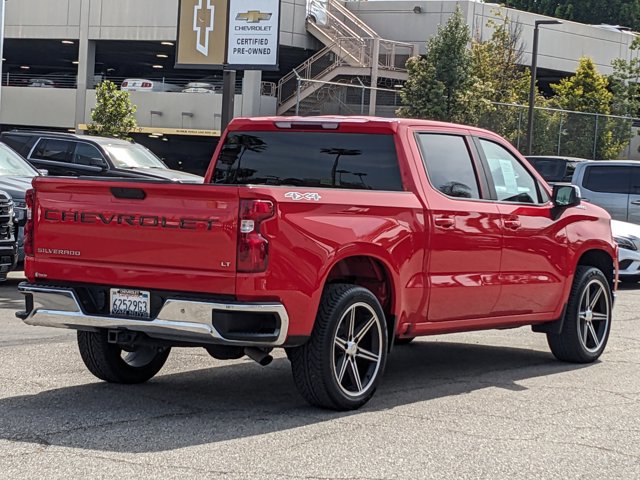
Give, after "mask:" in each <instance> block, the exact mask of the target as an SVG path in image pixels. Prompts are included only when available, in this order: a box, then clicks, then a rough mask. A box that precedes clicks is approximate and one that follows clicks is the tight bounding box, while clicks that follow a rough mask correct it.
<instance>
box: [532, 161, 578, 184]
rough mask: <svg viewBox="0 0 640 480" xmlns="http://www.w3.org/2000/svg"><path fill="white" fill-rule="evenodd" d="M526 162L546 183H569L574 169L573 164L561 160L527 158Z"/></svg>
mask: <svg viewBox="0 0 640 480" xmlns="http://www.w3.org/2000/svg"><path fill="white" fill-rule="evenodd" d="M527 160H528V161H529V163H530V164H531V166H533V168H535V169H536V170H537V171H538V173H539V174H540V175H542V178H544V179H545V180H546V181H547V182H563V181H571V177H572V176H573V172H574V170H575V169H576V166H575V163H572V162H568V161H567V160H562V159H554V158H527Z"/></svg>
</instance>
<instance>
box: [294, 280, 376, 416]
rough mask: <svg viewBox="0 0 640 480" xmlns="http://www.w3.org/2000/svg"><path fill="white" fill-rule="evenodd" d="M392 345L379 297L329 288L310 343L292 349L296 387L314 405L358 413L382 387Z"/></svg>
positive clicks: (339, 287)
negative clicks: (380, 385)
mask: <svg viewBox="0 0 640 480" xmlns="http://www.w3.org/2000/svg"><path fill="white" fill-rule="evenodd" d="M387 344H388V339H387V325H386V321H385V317H384V313H383V311H382V307H381V306H380V303H379V302H378V300H377V298H376V297H375V296H374V295H373V294H372V293H371V292H370V291H369V290H367V289H365V288H362V287H358V286H356V285H345V284H336V285H329V286H328V287H327V288H326V290H325V292H324V294H323V296H322V301H321V303H320V308H319V311H318V315H317V316H316V322H315V325H314V329H313V333H312V335H311V338H310V339H309V341H308V342H307V343H306V344H305V345H303V346H301V347H297V348H294V349H291V350H290V359H291V367H292V371H293V379H294V382H295V384H296V387H297V388H298V390H299V391H300V394H301V395H302V396H303V397H304V398H305V399H306V400H307V401H308V402H309V403H311V404H312V405H316V406H319V407H323V408H330V409H333V410H354V409H356V408H359V407H361V406H362V405H364V404H365V403H367V402H368V401H369V399H370V398H371V397H372V396H373V394H374V392H375V390H376V388H377V386H378V384H379V382H380V378H381V377H382V373H383V371H384V367H385V363H386V360H387Z"/></svg>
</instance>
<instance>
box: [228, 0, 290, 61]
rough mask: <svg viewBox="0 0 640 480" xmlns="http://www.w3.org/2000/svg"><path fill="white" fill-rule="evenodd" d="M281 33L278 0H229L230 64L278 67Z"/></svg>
mask: <svg viewBox="0 0 640 480" xmlns="http://www.w3.org/2000/svg"><path fill="white" fill-rule="evenodd" d="M279 33H280V2H279V0H230V1H229V38H228V43H227V45H228V46H227V63H228V64H229V65H231V66H239V67H240V66H241V67H246V68H263V69H266V68H269V67H277V65H278V39H279Z"/></svg>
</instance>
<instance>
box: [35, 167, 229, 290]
mask: <svg viewBox="0 0 640 480" xmlns="http://www.w3.org/2000/svg"><path fill="white" fill-rule="evenodd" d="M34 185H35V189H36V199H35V205H34V213H33V215H34V217H33V218H34V229H35V235H34V238H35V243H34V251H35V258H34V260H33V261H32V262H28V263H27V276H33V277H34V279H35V280H38V279H45V278H46V279H47V280H64V281H67V282H68V281H77V282H91V283H98V284H111V285H116V286H130V285H135V286H136V287H145V288H155V289H162V290H176V291H190V292H203V293H216V294H229V295H232V294H234V293H235V265H236V241H237V235H238V233H237V223H238V202H239V201H238V191H237V189H236V188H234V187H220V186H213V185H201V184H200V185H189V184H173V183H158V182H146V181H134V182H131V181H104V180H84V179H68V178H60V179H58V178H39V179H36V180H35V182H34Z"/></svg>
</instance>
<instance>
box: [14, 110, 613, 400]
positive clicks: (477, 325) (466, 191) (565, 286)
mask: <svg viewBox="0 0 640 480" xmlns="http://www.w3.org/2000/svg"><path fill="white" fill-rule="evenodd" d="M33 187H34V188H33V190H32V191H31V192H30V193H29V195H28V205H29V208H30V209H31V212H32V213H31V214H30V220H29V222H28V224H27V225H26V240H25V250H26V253H27V258H26V261H25V267H26V276H27V278H28V283H24V284H22V285H21V286H20V290H21V291H22V293H24V294H25V296H26V310H25V311H24V312H19V313H18V316H19V317H21V318H22V319H23V320H24V321H25V322H26V323H28V324H30V325H44V326H51V327H63V328H71V329H75V330H78V345H79V348H80V353H81V355H82V358H83V360H84V362H85V364H86V366H87V367H88V369H89V370H90V371H91V373H93V374H94V375H95V376H96V377H98V378H100V379H102V380H105V381H107V382H118V383H138V382H144V381H146V380H149V379H150V378H152V377H153V376H154V375H155V374H156V373H158V371H159V370H160V369H161V368H162V366H163V364H164V363H165V361H166V359H167V356H168V355H169V350H170V349H171V348H172V347H204V348H205V349H206V350H207V351H208V352H209V353H210V354H211V355H212V356H213V357H215V358H219V359H234V358H240V357H242V356H244V355H248V356H249V357H251V358H253V359H254V360H256V361H257V362H259V363H261V364H263V365H265V364H268V363H269V361H270V360H271V357H270V355H269V352H270V351H271V350H272V349H273V348H276V347H283V348H284V349H285V350H286V352H287V356H288V358H289V360H290V361H291V364H292V370H293V378H294V381H295V384H296V386H297V388H298V390H299V391H300V393H301V394H302V396H304V398H305V399H306V400H308V401H309V402H310V403H312V404H314V405H318V406H321V407H327V408H333V409H338V410H346V409H354V408H358V407H360V406H361V405H363V404H364V403H366V402H367V401H368V400H369V399H370V398H371V396H372V395H373V393H374V391H375V389H376V387H377V386H378V384H379V382H380V379H381V377H382V374H383V371H384V368H385V363H386V360H387V355H388V353H389V352H390V351H391V347H392V346H393V345H394V344H395V345H398V344H402V343H408V342H410V341H411V340H412V339H413V338H415V337H417V336H421V335H433V334H442V333H449V332H462V331H469V330H481V329H504V328H514V327H520V326H524V325H531V326H532V328H533V330H534V331H536V332H543V333H546V335H547V338H548V343H549V346H550V348H551V351H552V352H553V354H554V355H555V356H556V357H557V358H558V359H560V360H564V361H570V362H593V361H594V360H596V359H597V358H598V357H599V356H600V355H601V354H602V352H603V350H604V348H605V345H606V343H607V339H608V335H609V330H610V327H611V313H612V306H613V294H612V292H613V290H614V288H615V284H616V270H617V265H616V258H617V246H616V244H615V243H614V240H613V238H612V235H611V229H610V218H609V215H608V214H607V213H606V212H605V211H604V210H602V209H600V208H599V207H597V206H594V205H591V204H588V203H581V200H580V195H579V190H578V189H577V188H576V187H574V186H571V185H556V186H555V188H554V190H553V191H552V190H551V189H550V188H549V186H548V185H547V184H546V183H545V182H544V181H543V180H542V179H541V178H540V176H539V175H538V174H537V173H536V172H535V170H534V169H532V168H531V167H530V165H529V164H528V163H527V162H526V161H525V160H524V159H523V157H522V156H520V154H518V152H517V151H516V150H515V149H514V148H513V147H512V146H511V145H510V144H509V143H507V142H506V141H505V140H503V139H502V138H500V137H499V136H497V135H495V134H493V133H490V132H487V131H484V130H479V129H475V128H471V127H465V126H460V125H451V124H445V123H437V122H430V121H420V120H402V119H380V118H366V117H317V118H295V117H286V118H285V117H275V118H257V119H237V120H234V121H233V122H232V123H231V125H230V126H229V128H228V129H227V131H226V132H225V134H224V136H223V138H222V139H221V141H220V144H219V146H218V148H217V150H216V152H215V154H214V157H213V161H212V163H211V166H210V167H209V170H208V173H207V176H206V181H205V183H204V184H203V185H190V184H179V183H170V182H163V181H156V180H127V179H121V180H119V179H115V180H114V179H104V178H101V179H86V178H85V179H75V178H46V177H39V178H36V179H35V181H34V184H33Z"/></svg>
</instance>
